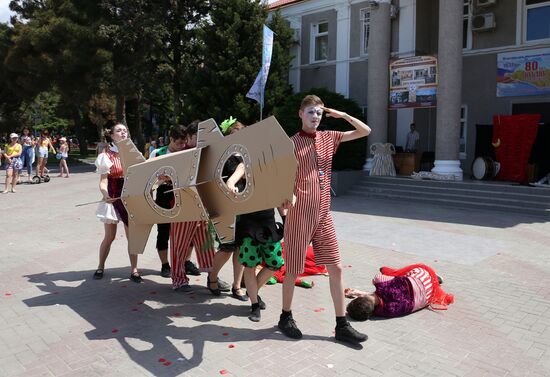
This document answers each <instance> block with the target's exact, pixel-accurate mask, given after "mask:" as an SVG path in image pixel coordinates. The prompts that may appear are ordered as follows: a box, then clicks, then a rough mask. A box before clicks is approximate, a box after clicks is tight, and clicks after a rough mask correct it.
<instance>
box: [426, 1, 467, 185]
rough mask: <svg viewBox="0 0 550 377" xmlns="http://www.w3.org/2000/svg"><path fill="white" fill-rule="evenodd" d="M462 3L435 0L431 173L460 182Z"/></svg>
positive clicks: (461, 176)
mask: <svg viewBox="0 0 550 377" xmlns="http://www.w3.org/2000/svg"><path fill="white" fill-rule="evenodd" d="M463 5H464V4H463V2H462V1H457V0H439V39H438V52H437V56H438V72H437V74H438V76H439V78H438V79H439V80H438V81H439V87H438V89H437V126H436V127H437V128H436V135H435V162H434V165H435V167H434V168H433V169H432V172H434V173H438V174H444V175H454V176H455V179H457V180H462V178H463V174H462V169H461V168H460V160H459V158H458V157H459V156H458V154H459V151H460V105H461V102H462V22H463V15H462V13H463V9H462V8H463Z"/></svg>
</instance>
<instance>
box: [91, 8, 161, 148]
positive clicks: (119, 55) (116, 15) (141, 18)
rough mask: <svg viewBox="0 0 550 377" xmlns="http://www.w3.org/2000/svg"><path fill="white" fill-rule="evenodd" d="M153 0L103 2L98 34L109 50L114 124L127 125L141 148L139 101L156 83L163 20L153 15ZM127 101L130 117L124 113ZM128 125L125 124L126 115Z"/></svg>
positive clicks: (141, 103) (154, 10) (143, 110)
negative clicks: (115, 105)
mask: <svg viewBox="0 0 550 377" xmlns="http://www.w3.org/2000/svg"><path fill="white" fill-rule="evenodd" d="M157 5H158V2H157V1H148V0H103V1H101V8H102V9H103V18H102V21H101V25H100V27H99V33H100V35H101V36H102V37H105V38H106V39H107V40H108V41H109V44H110V48H111V51H112V62H113V76H112V80H111V88H112V90H113V92H114V93H115V95H116V99H117V101H116V104H117V107H116V116H117V121H119V122H122V123H128V126H129V128H130V132H131V134H132V136H133V137H136V138H137V141H138V146H139V147H140V149H141V148H143V146H144V145H145V138H144V135H143V127H142V122H141V120H142V114H143V113H144V112H145V107H144V105H143V100H144V98H145V96H146V90H147V89H148V87H149V88H150V87H152V86H153V84H152V82H151V81H153V82H156V80H152V79H155V76H156V74H157V66H158V59H157V58H156V54H157V52H158V50H159V48H160V46H161V45H162V43H163V39H162V37H163V35H164V27H163V26H162V25H163V20H161V19H158V18H156V17H155V15H158V12H157ZM127 102H129V105H130V109H131V110H132V111H131V114H126V103H127ZM127 115H128V116H129V117H128V122H126V120H127V119H126V116H127Z"/></svg>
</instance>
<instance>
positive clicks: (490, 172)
mask: <svg viewBox="0 0 550 377" xmlns="http://www.w3.org/2000/svg"><path fill="white" fill-rule="evenodd" d="M499 170H500V163H498V162H496V161H494V160H493V159H492V158H491V157H478V158H476V159H475V160H474V162H473V164H472V175H473V176H474V178H475V179H479V180H481V179H490V178H494V177H495V176H496V175H497V173H498V171H499Z"/></svg>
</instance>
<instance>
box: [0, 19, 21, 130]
mask: <svg viewBox="0 0 550 377" xmlns="http://www.w3.org/2000/svg"><path fill="white" fill-rule="evenodd" d="M12 34H13V28H11V27H10V26H9V25H7V24H3V23H0V82H1V83H2V85H0V132H10V131H14V130H16V129H18V128H19V123H18V121H17V119H18V114H19V107H20V105H21V99H20V98H19V97H18V96H17V95H16V92H15V91H14V90H13V85H12V81H13V80H12V76H11V75H10V74H9V71H7V70H6V68H5V67H4V64H3V62H4V60H5V59H6V57H7V54H8V50H9V49H10V47H11V45H12V42H11V37H12Z"/></svg>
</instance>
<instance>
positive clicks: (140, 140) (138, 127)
mask: <svg viewBox="0 0 550 377" xmlns="http://www.w3.org/2000/svg"><path fill="white" fill-rule="evenodd" d="M135 101H136V107H135V109H134V122H135V132H134V135H135V139H136V140H137V147H138V149H139V150H140V151H143V150H144V148H145V137H144V136H143V127H142V124H141V95H138V96H137V97H136V100H135Z"/></svg>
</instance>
